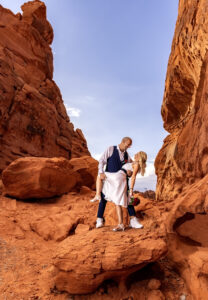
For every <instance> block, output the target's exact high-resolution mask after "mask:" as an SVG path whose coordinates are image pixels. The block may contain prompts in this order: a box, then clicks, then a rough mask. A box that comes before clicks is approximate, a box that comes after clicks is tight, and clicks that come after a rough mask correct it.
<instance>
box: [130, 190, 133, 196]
mask: <svg viewBox="0 0 208 300" xmlns="http://www.w3.org/2000/svg"><path fill="white" fill-rule="evenodd" d="M129 196H130V197H132V196H133V189H130V190H129Z"/></svg>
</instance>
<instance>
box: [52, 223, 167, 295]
mask: <svg viewBox="0 0 208 300" xmlns="http://www.w3.org/2000/svg"><path fill="white" fill-rule="evenodd" d="M166 251H167V248H166V243H165V241H164V240H163V239H162V238H160V236H158V235H155V233H153V232H151V233H149V234H145V235H144V232H143V231H142V230H136V229H132V230H129V231H125V232H122V233H121V232H116V233H115V232H112V231H111V230H109V228H100V229H95V230H91V231H88V232H87V231H86V232H84V233H83V232H80V234H75V235H74V236H71V237H69V238H67V239H65V240H64V241H62V242H61V243H60V244H59V246H58V248H57V254H56V256H55V267H56V271H57V276H56V278H55V285H56V288H57V289H58V290H60V291H68V292H69V293H70V294H86V293H91V292H93V291H95V290H96V288H97V287H98V286H99V285H100V284H101V283H102V282H103V281H105V280H107V279H114V280H116V281H118V282H123V281H125V279H126V278H127V276H128V275H130V274H132V273H134V272H135V271H137V270H139V269H140V268H142V267H143V266H145V265H146V264H148V263H150V262H154V261H156V260H158V259H159V258H160V257H161V256H163V255H164V254H165V253H166Z"/></svg>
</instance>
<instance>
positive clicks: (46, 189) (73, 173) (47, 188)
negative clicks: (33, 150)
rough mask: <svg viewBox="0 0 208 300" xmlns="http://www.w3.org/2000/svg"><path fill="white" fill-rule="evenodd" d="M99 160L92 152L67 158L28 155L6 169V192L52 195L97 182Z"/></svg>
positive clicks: (28, 196) (26, 196)
mask: <svg viewBox="0 0 208 300" xmlns="http://www.w3.org/2000/svg"><path fill="white" fill-rule="evenodd" d="M97 165H98V162H97V161H96V160H95V159H93V158H92V157H90V156H83V157H80V158H74V159H71V160H68V159H65V158H61V157H60V158H57V157H54V158H44V157H24V158H19V159H16V160H15V161H13V162H12V163H11V164H10V165H9V166H8V167H7V168H6V169H5V170H4V171H3V173H2V181H3V185H4V189H3V192H4V194H5V195H8V196H12V197H15V198H18V199H32V198H50V197H53V196H57V195H62V194H64V193H67V192H69V191H71V190H72V189H73V188H76V190H77V189H79V188H80V187H81V186H83V185H85V186H87V187H89V188H93V187H94V186H95V179H96V176H97Z"/></svg>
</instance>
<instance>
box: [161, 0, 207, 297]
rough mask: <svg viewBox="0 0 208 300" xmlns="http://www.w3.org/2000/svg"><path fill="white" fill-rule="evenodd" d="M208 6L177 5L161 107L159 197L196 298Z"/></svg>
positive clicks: (201, 289) (200, 270) (203, 224)
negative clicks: (162, 137) (162, 135)
mask: <svg viewBox="0 0 208 300" xmlns="http://www.w3.org/2000/svg"><path fill="white" fill-rule="evenodd" d="M207 13H208V2H207V1H205V0H193V1H185V0H180V1H179V14H178V20H177V23H176V29H175V35H174V39H173V44H172V50H171V55H170V59H169V64H168V70H167V78H166V84H165V93H164V99H163V104H162V116H163V120H164V127H165V129H166V130H167V131H169V133H170V135H169V136H167V137H166V139H165V140H164V144H163V147H162V149H161V150H160V152H159V153H158V155H157V158H156V162H155V167H156V173H157V175H158V182H157V191H156V198H157V201H159V202H160V203H163V205H164V206H165V203H167V202H168V204H166V207H168V209H171V208H172V209H171V210H170V214H169V219H168V224H167V231H168V235H167V237H168V248H169V257H170V258H171V259H172V260H173V261H174V262H175V263H176V267H177V268H178V269H179V270H180V272H181V275H182V276H183V277H184V278H185V280H186V282H187V284H188V287H189V289H190V291H191V293H192V295H193V297H194V299H197V300H205V299H206V298H207V294H208V289H207V287H208V281H207V278H208V277H207V276H208V272H207V270H208V269H207V265H208V256H207V253H208V237H207V230H208V215H207V190H208V186H207V180H208V177H207V174H208V146H207V141H208V130H207V128H208V121H207V114H208V105H207V95H208V67H207V66H208V51H207V50H208V31H207V26H208V21H207V17H206V16H207Z"/></svg>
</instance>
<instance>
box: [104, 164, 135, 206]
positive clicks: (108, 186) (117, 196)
mask: <svg viewBox="0 0 208 300" xmlns="http://www.w3.org/2000/svg"><path fill="white" fill-rule="evenodd" d="M133 164H134V163H126V164H125V165H123V167H122V169H121V170H120V171H118V172H116V173H110V172H105V175H106V179H105V181H104V183H103V188H102V192H103V194H104V195H105V200H107V201H111V202H113V203H115V204H116V205H120V206H123V207H126V208H127V206H128V204H129V198H130V195H128V196H127V179H126V176H127V175H128V176H131V175H132V173H133V166H132V165H133ZM124 170H125V171H126V172H125V171H124Z"/></svg>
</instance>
